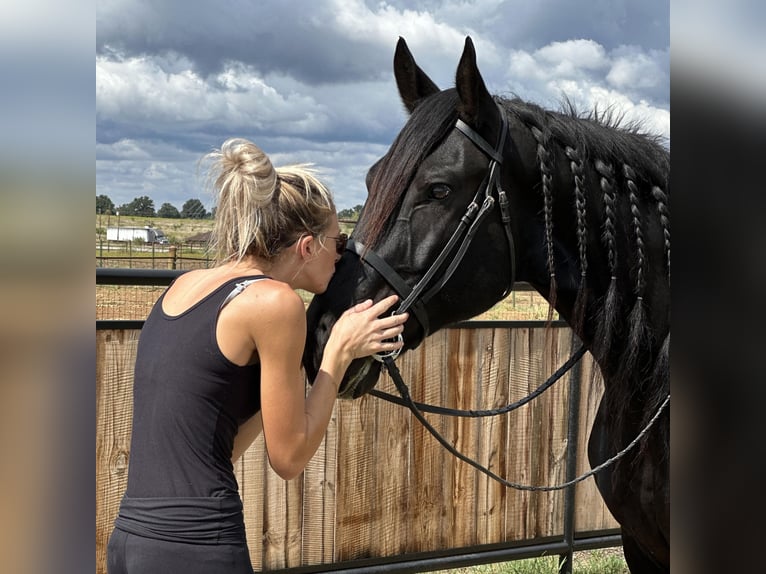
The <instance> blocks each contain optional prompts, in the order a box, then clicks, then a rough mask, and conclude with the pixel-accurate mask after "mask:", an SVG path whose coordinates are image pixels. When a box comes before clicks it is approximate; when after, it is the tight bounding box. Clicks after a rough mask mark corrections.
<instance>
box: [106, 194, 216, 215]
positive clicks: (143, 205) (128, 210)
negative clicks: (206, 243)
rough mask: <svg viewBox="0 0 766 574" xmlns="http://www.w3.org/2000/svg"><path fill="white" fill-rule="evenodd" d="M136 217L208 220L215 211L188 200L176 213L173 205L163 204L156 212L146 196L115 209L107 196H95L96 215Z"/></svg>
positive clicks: (150, 200) (195, 201)
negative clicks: (209, 210)
mask: <svg viewBox="0 0 766 574" xmlns="http://www.w3.org/2000/svg"><path fill="white" fill-rule="evenodd" d="M118 212H119V214H120V215H138V216H141V217H167V218H169V219H210V218H212V217H213V215H214V213H215V209H213V212H212V213H210V212H208V211H207V210H206V209H205V206H204V205H202V202H201V201H200V200H199V199H189V200H187V201H186V202H185V203H184V204H183V207H181V211H178V208H176V206H175V205H173V204H171V203H163V204H162V205H161V206H160V208H159V209H158V210H156V211H155V209H154V200H153V199H151V198H150V197H148V196H146V195H142V196H141V197H136V198H135V199H134V200H133V201H131V202H130V203H125V204H123V205H120V206H119V207H116V206H115V205H114V202H113V201H112V200H111V199H110V198H109V196H107V195H97V196H96V213H101V214H103V215H116V214H117V213H118Z"/></svg>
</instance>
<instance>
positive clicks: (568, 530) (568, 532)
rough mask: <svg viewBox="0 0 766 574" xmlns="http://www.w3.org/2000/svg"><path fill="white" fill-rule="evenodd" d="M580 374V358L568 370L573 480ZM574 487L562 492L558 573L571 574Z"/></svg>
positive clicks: (574, 337)
mask: <svg viewBox="0 0 766 574" xmlns="http://www.w3.org/2000/svg"><path fill="white" fill-rule="evenodd" d="M581 344H582V343H581V342H580V339H579V338H578V337H577V335H575V334H574V332H573V333H572V344H571V348H572V349H575V348H576V347H578V346H579V345H581ZM581 376H582V359H580V361H577V363H575V365H574V366H573V367H572V369H571V371H570V372H569V405H568V407H569V409H568V410H569V412H568V416H567V419H568V420H567V454H566V480H567V481H570V480H574V478H575V476H577V439H578V436H577V435H578V431H579V428H580V378H581ZM575 488H576V485H574V484H573V485H572V486H570V487H568V488H567V489H566V491H565V492H564V542H566V543H567V545H568V546H569V549H568V550H567V552H566V553H562V554H560V555H559V569H558V572H559V573H560V574H572V564H573V560H572V558H573V556H572V554H573V548H574V535H575V529H576V524H575V516H574V513H575Z"/></svg>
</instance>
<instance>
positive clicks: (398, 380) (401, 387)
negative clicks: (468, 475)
mask: <svg viewBox="0 0 766 574" xmlns="http://www.w3.org/2000/svg"><path fill="white" fill-rule="evenodd" d="M584 351H585V348H584V347H580V348H579V349H578V350H577V351H576V352H575V355H573V356H572V358H570V359H569V361H567V363H569V362H571V363H572V364H571V365H569V368H571V366H572V365H574V364H575V363H576V362H577V360H579V359H580V358H582V354H583V353H584ZM578 354H579V357H577V360H575V361H573V359H574V357H575V356H576V355H578ZM382 362H383V365H384V366H385V367H386V369H387V370H388V373H389V375H391V378H392V379H393V381H394V385H396V390H398V391H399V394H400V395H401V397H402V403H403V404H404V405H405V406H407V408H409V409H410V411H411V412H412V414H413V415H414V416H415V418H416V419H418V421H420V424H422V425H423V426H424V427H425V428H426V430H427V431H428V432H429V433H431V436H433V437H434V438H435V439H436V440H437V441H438V442H439V444H441V445H442V446H443V447H444V448H445V449H447V450H448V451H449V452H450V453H451V454H452V455H454V456H455V457H457V458H459V459H460V460H462V461H463V462H465V463H467V464H469V465H471V466H472V467H474V468H475V469H476V470H478V471H480V472H483V473H484V474H486V475H487V476H488V477H490V478H491V479H493V480H496V481H497V482H499V483H500V484H502V485H504V486H507V487H509V488H515V489H516V490H527V491H542V492H549V491H553V490H562V489H564V488H568V487H570V486H573V485H575V484H577V483H578V482H582V481H583V480H585V479H586V478H589V477H590V476H592V475H594V474H596V473H597V472H600V471H602V470H603V469H605V468H606V467H608V466H610V465H612V464H614V463H615V462H617V461H618V460H619V459H621V458H622V457H623V456H625V455H626V454H627V453H628V452H629V451H630V450H631V449H632V448H633V447H635V446H636V445H637V444H638V443H639V442H640V440H641V439H642V438H643V437H644V435H646V433H648V432H649V429H651V428H652V426H653V425H654V423H655V422H656V421H657V419H658V418H660V415H661V414H662V411H663V410H665V408H666V407H667V406H668V404H670V393H668V396H667V397H665V400H664V401H663V403H662V404H661V405H660V406H659V407H658V408H657V412H656V413H654V416H653V417H652V418H651V419H650V420H649V422H648V423H647V424H646V426H645V427H644V428H643V429H642V430H641V432H640V433H638V435H636V438H634V439H633V440H632V441H631V442H630V443H629V444H628V445H627V446H626V447H625V448H623V449H622V450H621V451H620V452H618V453H617V454H615V455H614V456H613V457H611V458H610V459H608V460H605V461H604V462H602V463H601V464H599V465H598V466H596V467H594V468H592V469H591V470H589V471H588V472H585V473H583V474H581V475H580V476H577V477H576V478H573V479H572V480H568V481H566V482H563V483H561V484H555V485H552V486H532V485H529V484H520V483H518V482H511V481H510V480H506V479H505V478H503V477H501V476H499V475H497V474H495V473H494V472H492V471H491V470H489V469H488V468H487V467H485V466H482V465H481V464H479V463H478V462H476V461H475V460H473V459H472V458H469V457H468V456H466V455H464V454H463V453H461V452H460V451H459V450H457V449H456V448H455V447H453V446H452V445H451V444H450V443H449V441H447V439H445V438H444V437H443V436H442V435H441V434H439V431H437V430H436V429H435V428H434V427H433V426H432V425H431V423H429V422H428V421H427V420H426V418H425V417H424V416H423V413H422V412H421V409H419V408H418V406H417V405H418V403H416V402H415V401H413V400H412V397H411V396H410V392H409V389H408V388H407V384H406V383H405V382H404V381H403V380H402V375H401V373H400V372H399V367H397V366H396V363H395V362H394V359H393V358H391V357H385V358H384V359H383V361H382ZM565 366H566V364H565V365H564V366H562V367H561V368H560V369H559V370H558V371H556V373H554V375H553V376H552V377H551V378H550V379H549V380H548V381H546V382H545V383H544V384H543V385H541V386H540V387H539V388H538V389H537V390H536V391H534V392H533V393H532V394H530V395H529V396H528V397H526V398H525V399H522V400H523V401H526V402H529V401H530V400H532V398H534V397H532V395H535V396H537V395H539V394H540V393H541V392H542V391H541V390H540V389H542V387H544V386H545V385H547V386H546V387H545V388H548V387H550V385H551V384H553V382H555V381H556V380H558V378H560V377H561V375H563V374H564V372H566V371H567V370H569V368H567V369H564V367H565ZM561 371H563V372H561ZM557 375H558V376H557ZM543 390H545V389H543ZM383 394H387V393H383ZM375 395H376V396H381V394H380V393H375ZM389 396H390V395H389ZM381 398H384V399H386V397H385V396H381ZM394 398H396V397H394ZM386 400H388V399H386ZM392 402H396V403H398V404H402V403H399V401H398V400H396V401H392ZM519 402H522V401H519ZM514 405H515V403H514ZM514 405H508V407H504V408H505V409H507V410H512V409H511V408H509V407H513V408H516V407H515V406H514ZM424 406H428V405H424ZM519 406H521V405H519ZM445 410H450V409H445ZM456 412H471V411H456ZM480 412H481V411H480ZM506 412H507V411H506ZM459 416H467V415H459ZM476 416H483V415H476Z"/></svg>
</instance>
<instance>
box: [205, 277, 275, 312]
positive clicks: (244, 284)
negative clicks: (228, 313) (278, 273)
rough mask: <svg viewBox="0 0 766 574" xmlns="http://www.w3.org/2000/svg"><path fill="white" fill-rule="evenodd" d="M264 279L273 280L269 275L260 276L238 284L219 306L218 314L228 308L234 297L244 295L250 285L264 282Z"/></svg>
mask: <svg viewBox="0 0 766 574" xmlns="http://www.w3.org/2000/svg"><path fill="white" fill-rule="evenodd" d="M264 279H271V278H270V277H269V276H268V275H259V276H257V277H254V278H252V279H245V280H244V281H240V282H239V283H236V284H235V285H234V288H233V289H232V290H231V291H230V292H229V294H228V295H227V296H226V298H225V299H224V300H223V301H222V302H221V304H220V305H219V306H218V312H219V313H220V312H221V309H223V308H224V307H226V305H228V304H229V303H230V302H231V300H232V299H234V297H236V296H237V295H239V294H240V293H242V291H244V290H245V289H247V287H248V286H249V285H252V284H253V283H255V282H257V281H262V280H264Z"/></svg>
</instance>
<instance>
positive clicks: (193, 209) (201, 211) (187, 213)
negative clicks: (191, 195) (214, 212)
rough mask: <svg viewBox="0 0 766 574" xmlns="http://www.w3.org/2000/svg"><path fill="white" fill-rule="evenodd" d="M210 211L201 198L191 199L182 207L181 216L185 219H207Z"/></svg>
mask: <svg viewBox="0 0 766 574" xmlns="http://www.w3.org/2000/svg"><path fill="white" fill-rule="evenodd" d="M207 215H208V213H207V210H206V209H205V206H204V205H202V202H201V201H200V200H199V199H190V200H188V201H187V202H186V203H184V205H183V207H182V208H181V217H182V218H184V219H205V218H206V217H207Z"/></svg>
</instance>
